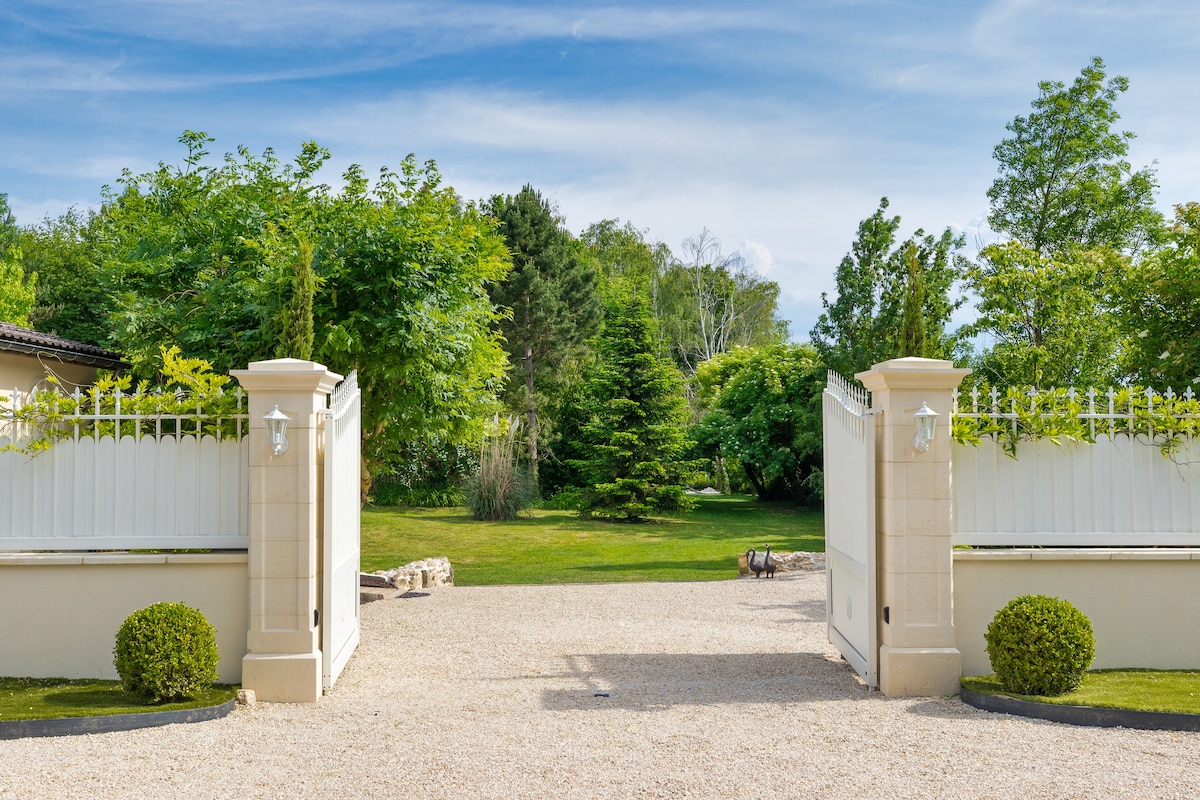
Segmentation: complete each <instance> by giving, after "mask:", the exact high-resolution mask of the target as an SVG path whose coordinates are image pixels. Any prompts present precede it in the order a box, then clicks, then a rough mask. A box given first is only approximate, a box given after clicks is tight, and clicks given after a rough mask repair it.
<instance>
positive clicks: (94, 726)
mask: <svg viewBox="0 0 1200 800" xmlns="http://www.w3.org/2000/svg"><path fill="white" fill-rule="evenodd" d="M235 705H237V699H236V698H230V699H229V700H226V701H225V702H224V703H221V704H220V705H215V706H203V707H200V708H185V709H176V710H173V711H147V712H140V713H130V714H104V715H102V716H97V717H52V718H49V719H20V720H13V721H10V722H0V739H29V738H36V737H42V736H81V735H83V734H88V733H114V732H116V731H133V730H138V729H140V728H157V727H159V726H162V725H181V724H186V723H192V722H208V721H209V720H214V719H220V718H221V717H225V716H228V715H229V713H230V712H231V711H233V709H234V706H235Z"/></svg>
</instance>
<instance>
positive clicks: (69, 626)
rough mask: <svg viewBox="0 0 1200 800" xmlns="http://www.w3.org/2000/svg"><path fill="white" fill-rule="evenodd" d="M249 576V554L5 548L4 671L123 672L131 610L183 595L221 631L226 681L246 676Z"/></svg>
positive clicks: (0, 562) (0, 643)
mask: <svg viewBox="0 0 1200 800" xmlns="http://www.w3.org/2000/svg"><path fill="white" fill-rule="evenodd" d="M248 585H249V584H248V581H247V556H246V554H245V553H186V554H184V553H181V554H169V555H168V554H144V555H143V554H130V553H96V554H66V553H54V554H30V553H2V554H0V609H3V610H4V613H2V614H0V675H6V676H12V677H29V678H116V677H117V673H116V670H115V669H114V667H113V644H114V642H115V640H116V635H117V629H118V628H120V627H121V623H122V622H124V621H125V618H126V617H128V616H129V615H130V614H131V613H133V612H134V611H137V610H138V609H141V608H145V607H146V606H149V605H152V604H153V603H158V602H184V603H186V604H187V605H189V606H192V607H193V608H198V609H200V611H201V612H203V613H204V616H205V617H206V618H207V619H208V621H209V622H210V623H211V624H212V625H213V627H214V628H216V630H217V650H218V653H219V655H220V659H221V660H220V663H219V664H218V671H219V673H220V680H221V682H223V683H240V682H241V678H242V657H243V656H245V655H246V631H247V627H248V611H247V608H248V602H247V596H248V588H247V587H248Z"/></svg>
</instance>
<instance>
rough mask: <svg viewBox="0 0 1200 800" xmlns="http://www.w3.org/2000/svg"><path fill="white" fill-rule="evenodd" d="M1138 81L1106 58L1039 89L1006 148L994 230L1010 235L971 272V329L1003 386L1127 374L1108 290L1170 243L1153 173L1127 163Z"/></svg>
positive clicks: (995, 187) (985, 368)
mask: <svg viewBox="0 0 1200 800" xmlns="http://www.w3.org/2000/svg"><path fill="white" fill-rule="evenodd" d="M1128 88H1129V81H1128V80H1127V79H1125V78H1123V77H1120V76H1117V77H1114V78H1111V79H1110V78H1108V77H1107V75H1106V72H1105V68H1104V62H1103V61H1101V60H1100V59H1099V58H1096V59H1093V60H1092V62H1091V63H1090V64H1089V65H1088V66H1087V67H1085V68H1084V69H1083V71H1082V72H1081V73H1080V75H1079V77H1078V78H1076V79H1075V81H1074V82H1073V83H1072V84H1071V86H1069V87H1068V86H1066V85H1064V84H1063V83H1060V82H1057V81H1043V82H1042V83H1040V84H1039V89H1040V94H1039V96H1038V98H1037V99H1036V100H1034V101H1033V110H1032V112H1031V113H1030V114H1029V115H1028V116H1024V117H1022V116H1018V117H1016V118H1015V119H1014V120H1013V121H1012V122H1011V123H1009V125H1008V126H1007V128H1008V131H1009V132H1010V133H1011V134H1012V135H1011V136H1009V137H1008V138H1005V139H1004V140H1003V141H1001V142H1000V144H999V145H997V146H996V149H995V151H994V155H995V158H996V161H997V165H998V168H999V172H1000V176H999V177H998V178H997V179H996V181H995V183H993V184H992V187H991V189H990V190H989V191H988V198H989V199H990V200H991V202H992V211H991V214H990V216H989V217H988V220H989V222H990V224H991V226H992V228H993V229H995V230H996V231H998V232H999V233H1001V234H1003V235H1005V236H1007V237H1009V241H1008V242H1006V243H1003V244H996V245H991V246H989V247H986V248H984V250H983V251H982V252H981V253H980V257H979V264H978V265H977V266H975V267H973V268H972V269H971V270H970V272H969V274H968V276H967V286H968V288H969V289H971V290H972V291H973V292H974V294H975V295H976V296H977V297H978V298H979V302H978V306H977V310H978V315H977V317H976V320H975V322H973V323H972V324H971V326H970V327H969V329H968V332H969V333H970V334H972V335H976V336H980V337H981V338H982V339H983V340H984V342H985V343H986V344H987V347H986V349H985V350H984V351H983V352H982V353H981V354H980V355H979V356H978V357H977V358H976V359H975V360H974V363H973V367H974V368H975V370H976V377H977V378H982V379H987V380H989V381H992V382H993V383H998V384H1000V385H1008V386H1013V385H1023V384H1033V385H1038V386H1055V385H1056V386H1063V385H1070V384H1078V383H1092V382H1095V383H1098V384H1101V385H1103V384H1107V383H1109V382H1112V381H1115V380H1118V379H1119V378H1120V370H1119V365H1118V353H1119V352H1120V351H1121V350H1122V348H1123V345H1122V342H1121V340H1120V335H1119V327H1120V326H1119V324H1118V321H1117V319H1116V317H1115V316H1114V313H1113V309H1112V306H1111V304H1110V303H1109V302H1108V300H1109V296H1110V293H1109V291H1108V290H1107V288H1106V287H1107V286H1108V285H1109V284H1110V283H1111V282H1113V281H1118V280H1120V279H1121V276H1120V273H1121V272H1122V270H1123V269H1124V268H1125V267H1124V266H1123V265H1122V262H1121V259H1120V256H1121V255H1123V256H1125V257H1126V263H1130V264H1132V263H1136V262H1137V261H1138V260H1139V259H1140V258H1141V257H1142V256H1143V254H1144V253H1146V252H1147V251H1148V250H1150V249H1153V247H1154V246H1156V244H1157V243H1158V241H1159V240H1160V239H1161V236H1162V217H1161V215H1160V214H1159V213H1158V211H1157V210H1156V209H1155V208H1154V192H1155V189H1156V186H1157V180H1156V176H1155V173H1154V170H1153V169H1152V168H1149V167H1146V168H1143V169H1141V170H1137V171H1135V170H1134V169H1133V168H1132V167H1131V166H1130V164H1129V163H1128V162H1127V161H1125V160H1124V159H1125V156H1126V154H1127V153H1128V147H1129V142H1130V140H1132V139H1133V134H1132V133H1130V132H1128V131H1118V130H1116V129H1114V127H1113V126H1114V125H1115V124H1116V122H1117V120H1118V119H1120V115H1119V114H1118V113H1117V111H1116V101H1117V99H1118V98H1119V96H1120V95H1121V94H1122V93H1124V92H1125V91H1126V90H1127V89H1128Z"/></svg>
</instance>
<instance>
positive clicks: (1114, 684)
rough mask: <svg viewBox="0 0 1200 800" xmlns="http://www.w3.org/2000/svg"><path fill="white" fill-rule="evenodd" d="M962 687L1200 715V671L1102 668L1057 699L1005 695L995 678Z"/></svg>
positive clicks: (1045, 700) (966, 682)
mask: <svg viewBox="0 0 1200 800" xmlns="http://www.w3.org/2000/svg"><path fill="white" fill-rule="evenodd" d="M962 685H963V686H965V687H967V688H968V689H971V690H972V691H975V692H979V693H980V694H1003V695H1007V696H1009V697H1016V698H1018V699H1021V700H1032V701H1033V702H1035V703H1053V704H1055V705H1064V706H1095V707H1098V708H1123V709H1131V710H1133V711H1169V712H1172V713H1176V714H1200V672H1197V671H1195V670H1162V671H1159V670H1142V669H1100V670H1095V671H1093V672H1088V673H1086V674H1085V675H1084V676H1083V683H1082V684H1081V685H1080V687H1079V688H1078V689H1076V690H1074V691H1072V692H1067V693H1066V694H1064V695H1060V696H1058V697H1039V696H1030V695H1023V694H1014V693H1012V692H1005V691H1003V690H1002V689H1001V688H1000V682H999V681H997V680H996V676H995V675H982V676H979V677H976V678H963V679H962Z"/></svg>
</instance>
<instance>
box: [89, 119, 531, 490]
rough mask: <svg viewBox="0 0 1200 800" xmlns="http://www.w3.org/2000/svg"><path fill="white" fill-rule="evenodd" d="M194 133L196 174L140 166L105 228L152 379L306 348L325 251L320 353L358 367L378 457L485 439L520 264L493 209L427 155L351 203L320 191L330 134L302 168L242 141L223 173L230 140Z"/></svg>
mask: <svg viewBox="0 0 1200 800" xmlns="http://www.w3.org/2000/svg"><path fill="white" fill-rule="evenodd" d="M180 141H181V142H182V143H183V144H184V145H185V146H186V147H187V150H188V154H187V156H186V158H185V159H184V165H183V166H182V167H181V168H174V167H170V166H167V165H165V164H161V165H160V166H159V168H158V169H157V170H155V171H154V172H150V173H146V174H143V175H133V174H131V173H129V172H128V171H126V172H125V174H124V175H123V176H122V178H121V180H120V181H119V186H120V189H119V190H112V189H110V190H107V191H106V195H105V203H104V206H103V208H102V209H101V211H100V215H99V219H98V220H97V232H96V237H97V251H98V253H99V256H100V266H101V272H102V274H103V276H104V279H105V280H106V281H107V282H108V284H109V286H110V288H111V289H112V291H113V295H114V298H115V306H116V313H115V317H114V319H115V323H116V333H115V339H116V345H117V347H118V349H120V350H121V352H122V353H123V354H124V355H125V356H126V357H127V358H128V359H129V360H130V361H131V362H132V363H133V365H134V370H135V372H136V373H138V374H140V375H144V374H147V373H149V372H150V370H152V369H153V364H154V360H155V358H154V357H155V356H156V355H157V354H158V351H159V347H160V345H162V344H177V345H178V346H179V347H180V348H181V349H182V351H183V354H184V355H186V356H200V357H204V358H206V359H208V360H209V361H211V362H212V364H213V366H214V368H215V369H217V370H218V371H222V372H224V371H228V370H229V369H232V368H240V367H244V366H245V365H246V364H247V363H248V362H250V361H253V360H258V359H265V358H271V357H274V356H275V355H276V353H277V352H279V348H280V347H281V346H285V345H284V344H283V343H284V342H285V341H287V340H286V339H285V330H286V331H287V332H288V333H287V335H288V337H291V336H292V332H296V333H297V334H298V336H299V339H298V341H299V342H300V343H301V344H303V340H304V338H305V335H304V332H303V330H304V328H305V327H306V322H305V321H304V320H303V319H300V318H305V317H306V316H307V312H306V311H305V310H304V306H305V305H306V304H307V300H306V298H305V295H306V294H307V291H308V290H307V289H306V288H305V287H304V284H305V283H306V282H307V281H308V280H310V279H309V278H308V277H306V276H305V275H304V274H303V273H304V272H305V270H303V269H300V273H299V274H298V273H297V269H298V265H303V264H305V263H308V262H309V254H308V252H307V247H308V245H309V244H310V243H311V246H312V253H311V266H312V269H313V272H314V273H315V274H314V275H313V276H312V281H313V282H314V284H315V289H314V294H313V299H312V317H313V325H314V341H313V352H314V354H315V357H316V358H317V359H318V360H320V361H323V362H324V363H325V364H327V365H328V366H329V367H330V368H331V369H333V370H335V371H338V372H342V373H347V372H349V371H350V370H351V369H357V370H358V373H359V383H360V386H361V387H362V389H363V398H364V407H363V416H364V425H363V432H364V447H363V452H364V457H365V458H366V460H367V462H368V464H370V465H372V466H374V467H381V466H383V465H385V464H386V463H387V462H389V461H392V460H395V459H398V458H401V457H402V456H403V454H404V452H405V451H406V450H411V449H413V448H420V447H422V446H427V445H430V444H438V443H444V442H451V441H459V440H464V439H470V438H472V437H476V438H477V437H478V435H479V433H480V431H481V430H482V425H483V420H484V419H486V418H487V417H488V416H490V415H491V412H492V411H493V410H494V409H493V402H494V396H495V391H496V389H497V388H498V386H499V381H500V379H501V376H502V372H503V368H504V353H503V350H502V349H501V348H500V345H499V343H498V341H497V336H496V333H495V332H494V331H493V328H492V325H493V323H494V322H495V320H496V314H495V313H494V311H493V309H492V305H491V303H490V302H489V300H488V296H487V292H486V289H485V285H486V284H487V283H488V282H489V281H495V280H499V279H500V278H501V277H502V276H503V275H504V274H505V271H506V270H507V268H508V258H507V253H506V252H505V250H504V244H503V241H502V240H501V239H500V237H499V236H497V235H496V233H495V231H494V226H493V224H492V222H491V221H490V220H489V219H488V218H487V217H485V216H484V215H482V214H480V213H479V212H478V210H477V209H475V208H474V207H473V206H469V205H467V206H464V205H463V203H462V202H461V201H460V200H459V198H458V196H457V195H456V194H455V193H454V192H453V190H451V189H449V188H445V187H442V186H441V185H440V184H441V178H440V175H439V174H438V172H437V169H436V167H435V166H434V165H433V164H432V163H431V162H429V163H426V164H424V165H420V164H418V163H417V162H416V160H415V158H413V157H412V156H409V157H408V158H406V159H405V160H404V162H403V163H402V164H401V169H400V172H399V173H396V172H392V171H389V170H386V169H385V170H383V171H381V174H380V177H379V178H378V180H377V181H376V182H375V183H374V185H371V184H370V182H369V181H368V180H367V179H366V178H365V177H364V175H363V173H362V170H361V168H359V167H358V166H352V167H351V168H350V169H349V170H347V172H346V173H345V175H344V176H343V178H344V181H345V188H344V189H343V190H342V191H341V192H339V193H334V192H332V191H330V189H329V187H327V186H325V185H321V184H317V183H315V175H316V173H317V171H318V170H319V169H320V168H321V166H322V165H323V164H324V163H325V161H326V159H327V158H328V157H329V153H328V151H326V150H325V149H324V148H321V147H320V146H318V145H317V144H315V143H313V142H308V143H305V144H304V145H302V147H301V149H300V152H299V153H298V155H297V156H296V158H295V159H294V161H293V163H292V164H283V163H282V162H281V161H280V160H279V159H278V158H277V157H276V156H275V154H274V152H273V151H271V150H267V151H265V152H264V153H263V154H262V155H261V156H256V155H253V154H252V153H250V152H249V151H247V150H246V149H245V148H239V150H238V151H237V153H236V154H227V155H226V156H225V158H224V160H223V161H222V162H221V163H220V164H219V165H217V166H205V158H206V156H207V150H206V149H205V148H206V146H207V145H208V143H210V142H211V141H212V139H211V138H209V137H208V136H207V135H205V134H203V133H197V132H193V131H188V132H185V133H184V134H183V136H182V137H181V139H180ZM294 301H296V302H297V305H296V308H295V309H293V311H291V312H289V307H290V306H291V305H292V304H293V302H294ZM296 319H300V322H299V325H298V326H297V325H296V324H295V323H294V322H293V321H292V320H296ZM285 321H287V322H286V323H285ZM287 346H289V347H290V345H287ZM302 350H303V348H301V350H300V351H297V352H302Z"/></svg>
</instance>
